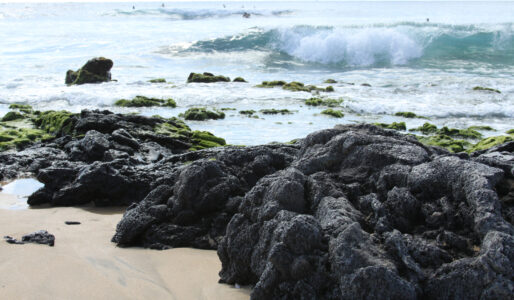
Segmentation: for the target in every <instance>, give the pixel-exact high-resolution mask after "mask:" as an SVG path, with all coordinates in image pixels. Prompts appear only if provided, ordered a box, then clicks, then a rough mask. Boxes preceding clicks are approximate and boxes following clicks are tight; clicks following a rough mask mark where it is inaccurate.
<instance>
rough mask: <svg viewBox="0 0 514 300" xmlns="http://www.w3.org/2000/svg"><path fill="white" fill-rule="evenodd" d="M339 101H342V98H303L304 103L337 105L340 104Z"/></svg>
mask: <svg viewBox="0 0 514 300" xmlns="http://www.w3.org/2000/svg"><path fill="white" fill-rule="evenodd" d="M341 102H343V99H331V98H317V97H313V98H309V99H307V100H305V105H310V106H328V107H337V106H339V105H340V104H341Z"/></svg>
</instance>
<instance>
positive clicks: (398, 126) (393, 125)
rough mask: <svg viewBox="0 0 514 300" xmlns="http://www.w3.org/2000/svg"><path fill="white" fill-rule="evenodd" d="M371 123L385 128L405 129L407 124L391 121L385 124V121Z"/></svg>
mask: <svg viewBox="0 0 514 300" xmlns="http://www.w3.org/2000/svg"><path fill="white" fill-rule="evenodd" d="M373 125H376V126H378V127H382V128H385V129H394V130H407V126H406V125H405V122H393V123H391V124H387V123H373Z"/></svg>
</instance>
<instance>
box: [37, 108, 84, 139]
mask: <svg viewBox="0 0 514 300" xmlns="http://www.w3.org/2000/svg"><path fill="white" fill-rule="evenodd" d="M73 116H75V114H72V113H70V112H68V111H65V110H62V111H54V110H49V111H44V112H41V113H40V114H39V115H37V116H36V117H35V118H34V119H33V122H34V124H35V125H36V126H37V127H38V128H40V129H42V130H44V131H46V132H48V133H50V134H53V135H66V134H72V133H73V129H74V127H75V122H76V119H75V118H73Z"/></svg>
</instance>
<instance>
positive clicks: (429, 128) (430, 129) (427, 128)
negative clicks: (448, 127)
mask: <svg viewBox="0 0 514 300" xmlns="http://www.w3.org/2000/svg"><path fill="white" fill-rule="evenodd" d="M409 131H420V132H422V133H423V134H430V133H436V132H437V131H438V129H437V126H435V125H434V124H430V123H428V122H425V123H424V124H423V125H422V126H419V127H417V128H412V129H409Z"/></svg>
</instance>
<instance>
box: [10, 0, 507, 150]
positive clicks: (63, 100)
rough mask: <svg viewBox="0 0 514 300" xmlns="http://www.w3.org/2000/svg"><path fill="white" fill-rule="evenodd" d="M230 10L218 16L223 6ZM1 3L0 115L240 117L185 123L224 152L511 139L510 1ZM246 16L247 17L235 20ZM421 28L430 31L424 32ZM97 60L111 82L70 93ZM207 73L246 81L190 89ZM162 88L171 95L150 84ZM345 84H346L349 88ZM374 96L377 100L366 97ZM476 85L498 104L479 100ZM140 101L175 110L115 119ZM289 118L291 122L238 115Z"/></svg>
mask: <svg viewBox="0 0 514 300" xmlns="http://www.w3.org/2000/svg"><path fill="white" fill-rule="evenodd" d="M223 4H225V7H223ZM132 5H133V3H89V4H84V3H60V4H0V57H2V60H0V115H1V114H4V113H5V112H6V111H7V107H8V105H9V104H10V103H28V104H31V105H34V106H35V107H36V108H37V109H67V110H71V111H74V112H78V111H80V110H81V109H84V108H101V109H110V110H114V111H117V112H140V113H142V114H145V115H153V114H160V115H163V116H177V115H178V114H179V113H180V112H183V111H184V110H186V109H187V108H189V107H192V106H207V107H212V108H223V107H231V108H236V111H235V112H234V113H231V111H229V112H228V114H227V115H228V117H227V118H226V119H225V120H217V121H209V122H190V123H188V124H190V125H191V127H192V128H193V129H202V130H209V131H212V132H213V133H215V134H216V135H219V136H222V137H224V138H225V139H226V140H227V142H228V143H230V144H246V145H251V144H259V143H267V142H271V141H281V142H285V141H288V140H291V139H294V138H299V137H303V136H305V135H306V134H308V133H310V132H312V131H314V130H317V129H322V128H328V127H332V126H333V125H335V124H338V123H353V122H363V121H364V122H391V121H406V122H407V126H408V127H409V128H410V127H415V126H418V125H420V124H422V123H423V122H425V121H426V120H424V119H406V120H404V119H402V118H397V117H394V116H392V115H393V114H394V113H395V112H398V111H412V112H415V113H416V114H419V115H423V116H426V117H429V118H430V122H432V123H435V124H436V125H438V126H443V125H445V126H450V127H457V128H465V127H467V126H470V125H490V126H492V127H493V128H495V129H496V130H497V131H496V132H483V134H484V135H485V136H489V135H497V134H501V133H503V132H505V131H506V130H508V129H511V128H513V127H514V121H513V118H514V35H513V31H514V26H513V22H512V16H513V15H514V5H513V3H512V2H492V1H487V2H486V1H484V2H301V3H299V2H298V3H297V2H252V3H249V2H244V3H243V2H240V3H238V2H227V3H223V2H204V3H202V2H190V3H188V2H174V3H166V6H165V7H164V8H163V7H161V2H159V3H137V4H136V9H132ZM243 12H249V13H251V14H252V17H251V18H249V19H243V18H241V15H242V13H243ZM427 18H429V19H430V20H429V22H427V21H426V19H427ZM93 56H106V57H109V58H111V59H113V61H114V67H113V69H112V74H113V78H115V79H117V80H118V81H117V82H110V83H104V84H99V85H83V86H70V87H68V86H66V85H64V75H65V73H66V70H68V69H77V68H79V67H80V66H81V65H83V64H84V62H85V61H87V60H88V59H89V58H91V57H93ZM203 71H208V72H212V73H215V74H222V75H226V76H230V77H231V78H234V77H236V76H242V77H244V78H245V79H246V80H248V81H249V83H248V84H245V83H243V84H241V83H216V84H186V83H185V80H186V78H187V76H188V74H189V72H203ZM159 77H164V78H166V80H167V81H168V82H169V84H151V83H148V82H147V80H148V79H152V78H159ZM328 78H333V79H335V80H337V81H339V82H340V83H338V84H334V85H333V86H334V88H335V92H334V93H330V94H328V93H327V94H325V93H321V96H327V97H331V98H342V99H343V100H344V102H343V111H344V112H345V117H344V118H342V119H335V118H331V117H326V116H321V115H319V112H321V110H323V108H309V107H305V106H304V105H303V101H304V100H305V99H308V98H310V97H312V95H311V94H310V93H305V92H289V91H283V90H281V89H279V88H274V89H259V88H255V87H254V86H255V85H257V84H259V83H260V82H261V81H263V80H278V79H281V80H286V81H293V80H296V81H301V82H304V83H306V84H315V85H318V86H323V87H324V86H327V85H326V84H323V82H324V80H326V79H328ZM348 83H353V84H354V85H350V84H348ZM363 83H368V84H370V85H371V87H365V86H362V85H361V84H363ZM474 86H486V87H491V88H496V89H499V90H501V94H497V93H488V92H479V91H473V90H472V88H473V87H474ZM136 95H145V96H152V97H172V98H174V99H175V100H176V101H177V104H178V107H177V108H175V109H170V108H160V109H145V108H143V109H119V108H116V107H113V103H114V101H115V100H117V99H120V98H131V97H134V96H136ZM263 108H288V109H291V110H296V111H297V112H296V113H294V114H292V115H285V116H263V115H262V114H259V116H260V117H261V118H263V119H252V118H247V117H245V116H241V115H239V114H238V113H237V111H239V110H242V109H254V110H260V109H263Z"/></svg>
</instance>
